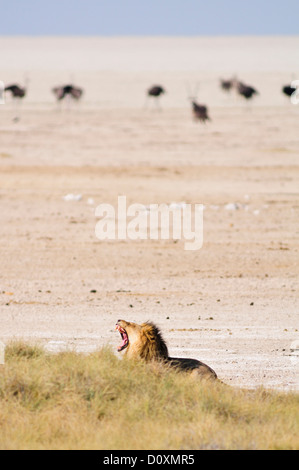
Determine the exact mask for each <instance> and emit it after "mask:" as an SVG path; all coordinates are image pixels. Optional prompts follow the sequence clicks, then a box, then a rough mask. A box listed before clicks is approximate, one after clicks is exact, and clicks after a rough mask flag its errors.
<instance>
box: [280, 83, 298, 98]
mask: <svg viewBox="0 0 299 470" xmlns="http://www.w3.org/2000/svg"><path fill="white" fill-rule="evenodd" d="M294 91H296V88H295V87H293V86H292V85H286V86H284V87H283V88H282V92H283V94H284V95H286V96H292V94H293V93H294Z"/></svg>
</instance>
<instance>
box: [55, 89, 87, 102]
mask: <svg viewBox="0 0 299 470" xmlns="http://www.w3.org/2000/svg"><path fill="white" fill-rule="evenodd" d="M52 91H53V93H54V95H55V96H56V98H57V101H62V100H63V99H64V98H65V97H70V98H73V99H75V100H79V99H80V98H81V96H82V95H83V90H82V88H78V87H75V86H74V85H65V86H59V87H55V88H53V89H52Z"/></svg>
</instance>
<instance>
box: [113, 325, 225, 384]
mask: <svg viewBox="0 0 299 470" xmlns="http://www.w3.org/2000/svg"><path fill="white" fill-rule="evenodd" d="M116 328H117V329H118V330H119V331H120V333H121V335H122V337H123V339H124V344H123V345H122V346H121V347H120V348H119V351H121V350H123V349H124V351H125V352H124V354H125V356H126V357H128V358H130V359H143V360H145V361H147V362H149V361H162V362H164V363H167V364H168V365H170V366H171V367H175V368H177V369H181V370H185V371H189V372H191V374H192V375H196V376H197V375H198V376H200V377H204V378H209V379H217V375H216V373H215V372H214V371H213V369H211V368H210V367H209V366H207V365H206V364H204V363H203V362H200V361H198V360H197V359H188V358H178V357H169V355H168V349H167V345H166V343H165V341H164V339H163V337H162V335H161V332H160V330H159V329H158V328H157V327H156V325H154V324H153V323H149V322H148V323H142V324H141V325H137V323H132V322H126V321H125V320H118V322H117V324H116Z"/></svg>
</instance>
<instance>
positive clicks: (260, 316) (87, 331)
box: [0, 38, 299, 390]
mask: <svg viewBox="0 0 299 470" xmlns="http://www.w3.org/2000/svg"><path fill="white" fill-rule="evenodd" d="M0 45H1V48H2V49H3V61H2V70H1V74H2V75H1V74H0V79H1V80H3V81H4V82H8V81H12V80H13V81H19V82H22V80H25V78H26V77H27V79H28V78H29V88H28V96H27V97H26V99H25V100H24V102H23V103H22V105H21V106H18V107H16V106H15V105H14V104H13V103H11V102H10V101H9V100H7V102H6V104H5V105H2V106H0V139H1V146H0V209H1V224H0V246H1V248H0V250H1V271H0V315H1V331H0V340H2V341H3V342H4V343H6V342H8V341H9V340H10V339H12V338H24V339H28V340H38V341H41V342H42V343H43V344H45V345H46V347H47V348H48V349H49V350H51V351H58V350H63V349H66V348H75V349H76V350H78V351H84V352H89V351H92V350H94V349H96V348H99V347H101V346H103V345H106V344H111V345H112V346H113V348H116V346H117V345H118V344H119V335H118V333H116V332H115V331H114V324H115V322H116V321H117V320H118V319H119V318H123V319H126V320H131V321H136V322H142V321H145V320H152V321H154V322H156V323H157V324H158V325H159V326H160V328H161V330H162V332H163V333H164V337H165V339H166V340H167V343H168V346H169V351H170V353H171V355H177V356H186V357H194V358H197V359H200V360H202V361H205V362H207V363H208V364H209V365H210V366H212V367H213V368H214V369H215V370H216V372H217V373H218V375H219V377H220V378H221V379H222V380H223V381H225V382H227V383H229V384H232V385H236V386H243V387H255V386H259V385H263V386H265V387H267V388H279V389H283V390H299V380H298V376H299V357H298V355H296V351H294V349H295V348H296V342H297V348H298V342H299V332H298V329H299V321H298V316H299V315H298V313H299V302H298V273H299V254H298V249H299V242H298V231H299V229H298V218H299V201H298V190H299V184H298V177H299V166H298V158H299V138H298V122H299V105H298V107H296V106H294V105H291V104H290V102H288V100H287V99H285V98H284V97H283V96H282V94H281V92H280V89H281V86H282V85H284V84H285V83H288V82H289V81H290V79H291V78H292V77H291V74H292V72H293V70H292V68H293V55H292V48H293V49H294V51H295V50H298V46H299V38H284V39H281V38H264V39H259V38H252V39H250V40H248V39H247V40H245V39H242V40H240V39H236V38H235V39H234V38H226V39H223V40H221V39H220V38H218V39H213V38H210V39H207V38H206V39H204V38H202V39H200V38H189V39H181V40H180V39H179V38H177V39H174V38H168V39H158V38H156V39H151V38H147V39H143V40H137V39H132V38H131V39H130V38H126V39H117V38H111V39H110V40H109V39H98V38H90V39H83V40H82V41H81V42H80V41H79V39H72V38H66V39H63V40H59V39H47V38H43V39H41V40H38V39H31V38H23V39H22V38H10V39H4V38H2V39H1V38H0ZM79 46H80V47H79ZM207 49H208V52H209V53H207ZM274 49H275V51H276V54H273V50H274ZM91 51H98V54H97V55H95V56H94V60H92V53H91ZM195 54H197V55H195ZM195 57H196V58H197V59H196V60H195ZM198 57H200V59H198ZM63 58H64V59H65V62H64V61H63ZM3 64H5V66H4V65H3ZM236 64H238V65H236ZM157 70H158V71H159V74H158V72H157ZM232 73H238V76H240V78H241V79H244V81H249V82H250V84H252V85H253V86H256V87H257V88H258V89H259V91H260V96H259V97H258V98H257V99H256V100H255V102H253V103H252V104H251V105H249V106H248V104H247V103H243V102H242V101H240V100H237V99H236V98H235V97H234V96H231V97H229V96H226V95H223V93H222V92H221V90H220V89H219V85H218V79H219V76H230V75H231V74H232ZM71 75H72V78H73V80H75V82H76V83H78V85H82V86H84V88H85V95H84V99H83V100H82V102H81V103H80V104H78V105H76V106H73V107H72V108H71V109H70V110H66V109H60V110H58V109H57V107H56V105H55V103H54V101H53V97H52V95H51V92H50V88H51V86H55V85H57V84H59V83H61V82H63V81H66V82H67V81H69V80H70V76H71ZM294 78H296V77H294ZM297 78H299V77H297ZM157 81H158V82H161V83H162V84H163V85H164V86H165V87H166V89H167V91H168V93H167V95H165V97H164V99H163V100H161V105H162V109H161V110H157V109H155V108H154V106H152V107H151V108H150V109H145V108H144V99H145V93H144V91H145V89H146V88H147V87H148V86H149V85H151V84H152V83H155V82H157ZM197 81H198V82H199V84H200V90H201V93H200V98H201V101H202V100H204V102H205V103H206V104H208V105H209V109H210V114H211V117H212V122H210V123H209V124H208V125H206V126H203V125H200V124H198V123H194V122H193V121H192V119H191V113H190V106H189V104H188V102H187V100H186V87H185V85H186V83H188V84H189V85H192V86H195V84H196V83H197ZM15 116H18V117H19V119H18V120H17V121H13V118H14V117H15ZM70 193H72V194H80V195H81V196H82V197H81V199H80V200H79V201H65V200H64V196H65V195H67V194H70ZM118 195H126V196H127V201H128V204H131V203H142V204H145V205H148V204H151V203H167V204H170V203H172V202H176V203H181V202H185V203H191V204H195V203H202V204H204V207H205V210H204V244H203V247H202V249H201V250H199V251H186V250H184V241H183V240H182V241H178V242H176V241H173V240H166V241H161V240H158V241H153V240H143V241H131V240H123V241H99V240H98V239H97V238H96V236H95V226H96V223H97V221H98V219H97V218H96V217H95V208H96V206H97V205H98V204H100V203H103V202H104V203H110V204H112V205H113V206H115V207H116V205H117V197H118ZM232 204H236V206H235V208H233V206H232ZM297 354H298V351H297Z"/></svg>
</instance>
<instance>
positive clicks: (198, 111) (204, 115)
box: [191, 98, 211, 123]
mask: <svg viewBox="0 0 299 470" xmlns="http://www.w3.org/2000/svg"><path fill="white" fill-rule="evenodd" d="M191 104H192V111H193V117H194V119H195V120H196V121H200V122H203V123H206V121H210V120H211V119H210V117H209V115H208V108H207V106H205V105H203V104H198V103H197V102H196V101H195V100H194V99H193V98H192V99H191Z"/></svg>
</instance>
